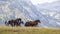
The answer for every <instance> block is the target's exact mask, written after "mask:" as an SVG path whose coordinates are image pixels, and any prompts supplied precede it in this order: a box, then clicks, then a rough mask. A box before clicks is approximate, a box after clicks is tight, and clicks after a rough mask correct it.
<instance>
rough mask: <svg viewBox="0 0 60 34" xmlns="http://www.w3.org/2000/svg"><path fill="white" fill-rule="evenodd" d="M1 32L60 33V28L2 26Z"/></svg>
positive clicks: (11, 33) (4, 33) (10, 33)
mask: <svg viewBox="0 0 60 34" xmlns="http://www.w3.org/2000/svg"><path fill="white" fill-rule="evenodd" d="M0 34H60V29H59V28H39V27H7V26H0Z"/></svg>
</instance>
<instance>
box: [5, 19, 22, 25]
mask: <svg viewBox="0 0 60 34" xmlns="http://www.w3.org/2000/svg"><path fill="white" fill-rule="evenodd" d="M21 23H23V21H22V20H21V18H18V19H16V20H9V21H8V22H7V21H5V24H6V25H11V26H20V24H21Z"/></svg>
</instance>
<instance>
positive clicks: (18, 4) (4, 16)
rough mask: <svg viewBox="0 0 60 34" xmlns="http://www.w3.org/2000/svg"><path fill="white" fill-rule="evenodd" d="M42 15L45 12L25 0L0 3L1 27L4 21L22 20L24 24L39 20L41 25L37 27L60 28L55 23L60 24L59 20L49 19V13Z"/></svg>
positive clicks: (2, 1) (10, 0) (2, 0)
mask: <svg viewBox="0 0 60 34" xmlns="http://www.w3.org/2000/svg"><path fill="white" fill-rule="evenodd" d="M46 11H47V10H46ZM48 11H49V10H48ZM43 13H45V10H43V9H39V8H37V7H36V6H34V5H33V4H32V3H31V2H30V1H27V0H9V1H8V0H6V1H4V0H1V1H0V21H1V22H0V23H1V24H3V25H4V21H6V20H11V19H16V18H22V20H23V21H24V22H26V21H29V20H36V19H39V20H41V24H39V26H42V27H60V25H59V24H57V23H56V22H60V21H59V20H60V19H59V20H58V19H55V18H54V17H51V14H50V12H49V14H43ZM53 13H54V12H53ZM53 13H52V14H53ZM47 16H48V17H47ZM54 16H55V13H54ZM50 20H51V21H50Z"/></svg>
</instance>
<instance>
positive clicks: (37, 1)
mask: <svg viewBox="0 0 60 34" xmlns="http://www.w3.org/2000/svg"><path fill="white" fill-rule="evenodd" d="M54 1H57V0H31V2H32V3H33V4H34V5H37V4H42V3H46V2H48V3H51V2H54Z"/></svg>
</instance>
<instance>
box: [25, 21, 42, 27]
mask: <svg viewBox="0 0 60 34" xmlns="http://www.w3.org/2000/svg"><path fill="white" fill-rule="evenodd" d="M38 23H41V22H40V20H35V21H29V22H26V23H25V26H37V25H38Z"/></svg>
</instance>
